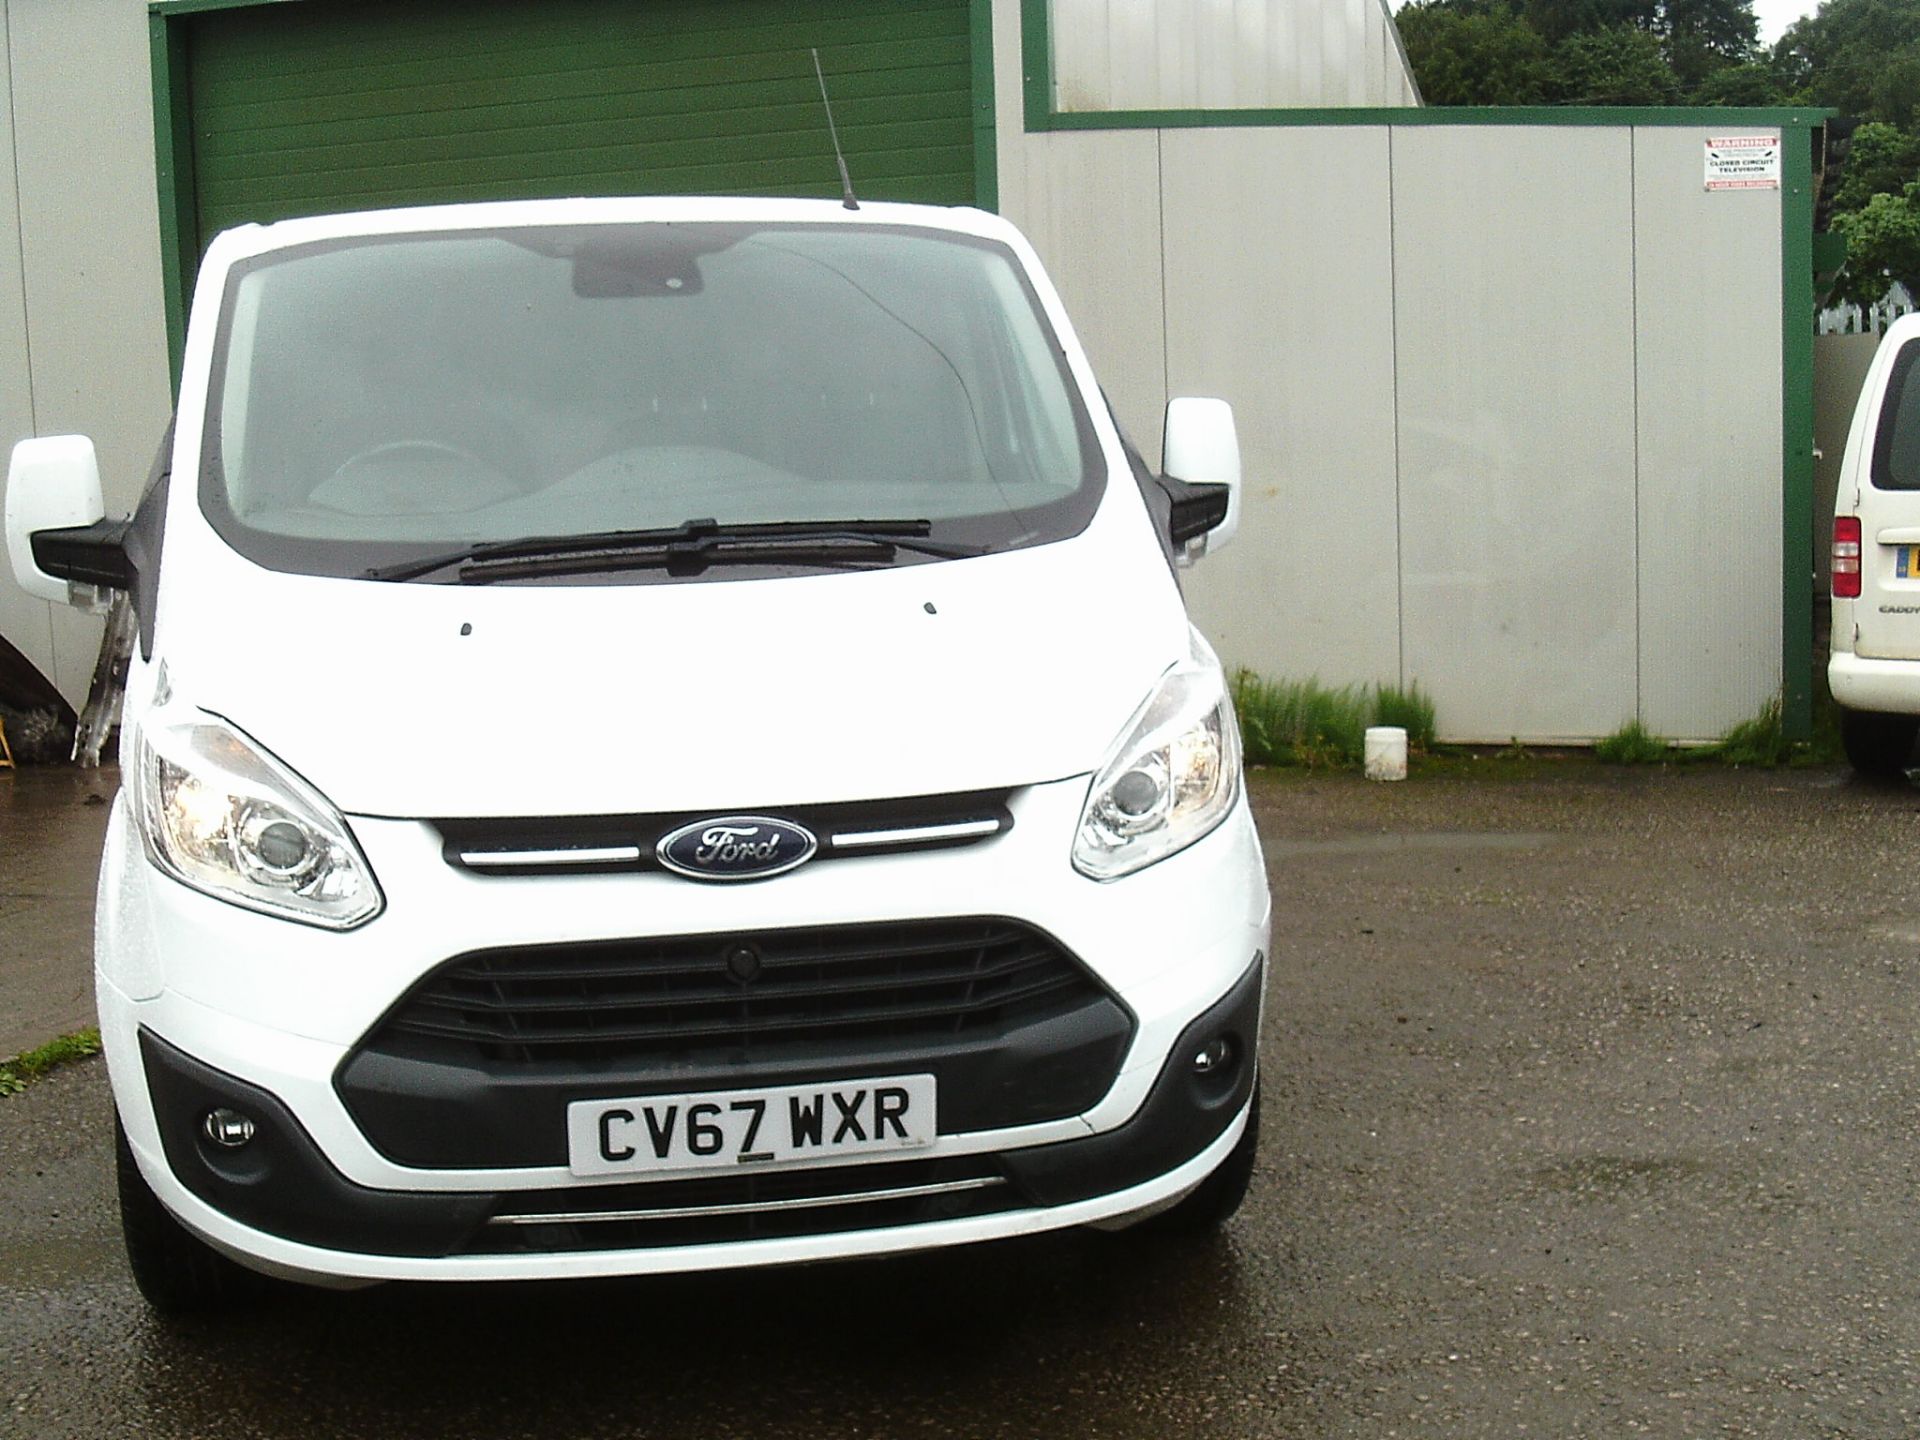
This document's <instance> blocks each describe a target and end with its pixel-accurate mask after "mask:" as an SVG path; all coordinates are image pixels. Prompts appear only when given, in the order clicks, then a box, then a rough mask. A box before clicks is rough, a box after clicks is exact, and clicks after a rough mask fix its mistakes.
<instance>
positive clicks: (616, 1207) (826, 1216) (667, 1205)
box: [465, 1156, 1027, 1255]
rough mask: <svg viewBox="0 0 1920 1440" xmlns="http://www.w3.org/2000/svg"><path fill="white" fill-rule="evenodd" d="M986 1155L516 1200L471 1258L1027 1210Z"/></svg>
mask: <svg viewBox="0 0 1920 1440" xmlns="http://www.w3.org/2000/svg"><path fill="white" fill-rule="evenodd" d="M1026 1203H1027V1202H1026V1200H1025V1198H1024V1197H1023V1195H1022V1194H1021V1192H1020V1191H1019V1190H1017V1189H1016V1188H1015V1187H1014V1186H1013V1185H1011V1184H1010V1183H1009V1182H1008V1180H1007V1177H1006V1175H1005V1173H1004V1172H1003V1171H1002V1169H1001V1168H1000V1165H999V1163H998V1162H997V1161H995V1160H994V1159H993V1158H992V1157H991V1156H958V1157H955V1158H952V1159H944V1160H904V1161H891V1162H887V1163H883V1164H873V1165H843V1166H833V1167H828V1168H822V1169H816V1170H789V1171H764V1172H755V1173H749V1174H744V1175H743V1174H726V1175H717V1176H712V1177H705V1176H703V1177H697V1178H690V1179H684V1180H664V1181H652V1182H648V1183H644V1184H631V1183H629V1184H623V1185H591V1186H579V1187H574V1188H570V1189H566V1190H536V1191H530V1192H519V1193H516V1194H514V1195H513V1196H512V1197H510V1198H509V1199H508V1200H507V1201H506V1203H505V1204H504V1205H503V1206H502V1207H501V1208H500V1209H499V1210H497V1211H496V1212H495V1214H494V1216H493V1218H492V1219H491V1220H490V1221H489V1222H488V1223H487V1224H486V1225H485V1226H484V1227H482V1229H481V1230H480V1232H479V1233H478V1234H477V1235H475V1236H474V1237H473V1238H472V1239H471V1240H470V1241H469V1242H468V1243H467V1246H466V1252H465V1253H467V1254H490V1255H513V1254H527V1253H543V1254H552V1253H556V1252H565V1251H578V1250H634V1249H645V1248H654V1247H660V1246H667V1245H712V1244H720V1243H724V1242H728V1241H738V1240H770V1239H786V1238H791V1237H794V1236H799V1235H826V1234H839V1233H844V1232H849V1231H856V1230H877V1229H883V1228H887V1227H890V1226H897V1225H918V1224H923V1223H926V1222H928V1221H933V1220H953V1219H961V1218H967V1217H972V1216H977V1215H992V1214H997V1213H999V1212H1002V1211H1006V1210H1013V1209H1018V1208H1020V1207H1021V1206H1022V1205H1024V1204H1026Z"/></svg>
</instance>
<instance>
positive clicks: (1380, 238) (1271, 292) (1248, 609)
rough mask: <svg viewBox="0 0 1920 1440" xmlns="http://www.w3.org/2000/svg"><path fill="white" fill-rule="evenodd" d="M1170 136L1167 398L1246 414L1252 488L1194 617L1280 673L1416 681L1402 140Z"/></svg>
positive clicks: (1208, 564) (1353, 132) (1253, 133)
mask: <svg viewBox="0 0 1920 1440" xmlns="http://www.w3.org/2000/svg"><path fill="white" fill-rule="evenodd" d="M1161 133H1162V144H1163V146H1164V155H1163V158H1164V170H1165V174H1166V226H1165V235H1166V275H1167V279H1166V287H1167V375H1168V388H1169V390H1170V393H1172V394H1174V395H1218V396H1221V397H1223V398H1225V399H1227V400H1229V401H1231V402H1232V403H1233V408H1234V415H1235V418H1236V421H1237V422H1238V425H1239V430H1240V445H1241V455H1242V472H1243V474H1244V475H1245V477H1246V491H1245V498H1244V501H1243V509H1242V512H1241V522H1240V535H1239V538H1238V539H1237V540H1235V541H1234V543H1233V544H1232V545H1231V546H1229V547H1228V548H1227V549H1225V550H1223V551H1221V552H1220V554H1219V555H1218V556H1215V557H1212V558H1210V559H1208V560H1206V561H1205V562H1204V563H1202V564H1200V565H1198V566H1196V567H1195V568H1194V569H1193V570H1192V571H1191V572H1189V575H1188V579H1187V585H1186V589H1187V597H1188V601H1189V604H1190V605H1191V607H1192V610H1193V615H1194V620H1195V622H1196V623H1197V624H1198V625H1199V626H1200V628H1201V629H1202V630H1204V631H1205V632H1206V633H1207V635H1208V636H1209V637H1210V638H1211V639H1212V640H1213V642H1214V644H1215V645H1216V647H1218V648H1219V649H1220V651H1221V653H1222V654H1224V655H1227V656H1230V657H1231V658H1232V659H1233V660H1234V661H1237V662H1239V663H1241V664H1245V665H1249V666H1251V667H1253V668H1254V669H1256V670H1258V671H1260V672H1261V673H1263V674H1266V675H1273V676H1303V675H1316V676H1318V677H1319V678H1321V679H1322V680H1324V681H1326V682H1328V683H1330V684H1348V683H1351V682H1361V683H1369V684H1370V683H1373V682H1375V681H1380V680H1386V681H1395V680H1398V679H1399V676H1400V640H1399V597H1398V595H1397V594H1396V591H1395V586H1394V583H1393V576H1394V575H1395V573H1396V571H1397V569H1398V564H1399V557H1398V554H1397V547H1398V542H1397V525H1396V517H1395V482H1394V456H1393V423H1392V421H1393V303H1392V297H1393V256H1392V251H1391V248H1390V237H1391V233H1392V226H1391V213H1392V212H1391V196H1390V194H1389V183H1388V177H1389V172H1388V155H1387V132H1386V130H1385V129H1384V128H1383V127H1379V126H1365V127H1360V126H1352V127H1349V126H1340V127H1333V128H1326V129H1321V128H1305V127H1299V128H1287V129H1236V130H1218V131H1215V130H1168V131H1163V132H1161ZM1281 176H1284V177H1285V180H1284V183H1270V182H1272V180H1273V179H1274V177H1281ZM1263 182H1266V183H1263ZM1302 195H1311V196H1314V197H1315V203H1313V204H1312V205H1302V204H1301V203H1300V197H1301V196H1302ZM1329 297H1338V298H1337V301H1335V302H1334V303H1329Z"/></svg>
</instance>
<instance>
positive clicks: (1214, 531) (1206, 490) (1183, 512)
mask: <svg viewBox="0 0 1920 1440" xmlns="http://www.w3.org/2000/svg"><path fill="white" fill-rule="evenodd" d="M1161 456H1162V466H1161V468H1162V469H1163V470H1164V471H1165V472H1166V475H1165V478H1164V479H1163V480H1162V482H1161V483H1162V485H1164V486H1165V487H1166V490H1167V493H1168V495H1169V496H1170V497H1171V498H1172V501H1173V509H1172V519H1171V524H1170V530H1171V536H1172V540H1173V544H1174V551H1175V553H1176V554H1177V555H1178V556H1179V557H1180V559H1181V560H1182V561H1183V562H1184V563H1185V564H1189V565H1191V564H1192V563H1193V562H1194V561H1195V560H1198V559H1199V558H1200V557H1201V556H1202V555H1208V554H1211V553H1212V552H1213V551H1215V550H1218V549H1219V548H1220V547H1221V546H1222V545H1225V544H1226V543H1227V542H1228V541H1229V540H1231V539H1232V538H1233V536H1234V532H1235V531H1237V530H1238V529H1239V528H1240V434H1239V431H1238V430H1236V429H1235V427H1234V423H1233V407H1232V406H1231V405H1229V404H1228V403H1227V402H1226V401H1224V400H1203V399H1199V398H1196V397H1194V396H1187V395H1183V396H1181V397H1180V398H1178V399H1175V400H1169V401H1168V402H1167V427H1166V431H1165V433H1164V435H1163V436H1162V444H1161Z"/></svg>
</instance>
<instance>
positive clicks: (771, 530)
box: [362, 519, 982, 580]
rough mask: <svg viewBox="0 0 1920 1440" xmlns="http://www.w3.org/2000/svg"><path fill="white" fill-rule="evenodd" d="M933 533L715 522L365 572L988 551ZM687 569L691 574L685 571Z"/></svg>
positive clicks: (880, 558) (473, 550) (403, 574)
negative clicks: (824, 549)
mask: <svg viewBox="0 0 1920 1440" xmlns="http://www.w3.org/2000/svg"><path fill="white" fill-rule="evenodd" d="M932 530H933V522H932V521H930V520H774V521H765V522H761V523H757V524H748V525H722V524H720V523H719V522H718V521H717V520H712V519H706V520H688V521H686V522H685V523H684V524H680V525H674V526H671V527H662V528H660V529H654V530H601V531H596V532H593V533H591V534H586V535H544V536H528V537H527V538H525V539H521V540H486V541H481V542H478V543H476V544H473V545H468V546H464V547H462V548H461V549H458V550H449V551H446V552H444V553H443V554H438V555H427V556H422V557H421V558H419V559H416V560H402V561H399V562H397V563H396V564H393V565H379V566H374V567H372V568H370V569H368V570H365V571H363V572H362V574H363V576H364V578H366V579H368V580H417V579H418V578H420V577H421V576H422V575H431V574H432V573H433V572H434V571H436V570H444V569H446V568H447V567H448V566H450V565H459V566H460V567H461V568H460V578H461V579H462V580H469V579H495V578H502V579H503V578H506V575H507V569H506V567H505V566H504V564H502V565H500V566H499V568H496V562H508V561H524V562H528V568H527V569H525V570H524V571H522V570H520V569H519V568H518V567H517V566H516V567H513V571H514V573H524V574H569V573H586V572H590V571H592V570H594V569H608V568H619V567H620V566H623V565H633V566H635V567H636V568H638V567H644V566H646V565H649V564H656V563H657V564H663V565H665V566H666V567H667V569H668V571H669V572H670V573H686V574H694V573H698V571H700V570H703V569H705V568H706V566H707V565H708V564H712V563H726V564H777V563H779V562H781V561H794V562H797V563H801V564H807V563H825V562H824V560H818V561H816V560H811V559H809V556H810V555H811V554H812V552H813V551H814V550H817V549H818V548H819V547H818V546H814V547H808V546H805V545H794V544H793V542H795V541H823V542H841V543H845V542H849V541H852V542H860V541H865V542H868V543H869V545H870V547H871V549H872V551H873V553H872V554H871V556H868V555H860V554H856V553H854V552H851V551H848V550H834V551H832V552H831V556H830V557H829V558H831V559H848V560H865V559H871V560H872V561H873V562H874V563H877V564H885V563H887V562H889V561H891V560H892V559H893V554H894V550H895V549H896V548H898V549H903V550H913V551H916V552H918V553H920V554H923V555H937V556H940V557H941V558H942V559H948V560H958V559H964V558H966V557H968V556H971V555H978V554H981V553H982V552H981V551H980V550H978V549H975V548H969V547H965V546H959V545H943V544H940V543H938V542H936V541H931V540H928V539H926V538H925V537H926V536H927V535H929V534H930V533H931V532H932ZM756 542H757V544H756ZM749 551H751V553H749ZM883 551H884V553H881V552H883ZM656 556H657V557H658V558H657V559H656V558H654V557H656ZM574 559H577V560H578V561H579V562H580V563H577V564H567V565H566V567H565V569H558V568H553V569H549V568H546V567H547V566H548V565H550V564H551V565H558V564H559V563H560V562H564V561H571V560H574ZM683 565H684V566H687V567H689V568H687V569H686V570H684V571H682V570H681V568H680V567H681V566H683Z"/></svg>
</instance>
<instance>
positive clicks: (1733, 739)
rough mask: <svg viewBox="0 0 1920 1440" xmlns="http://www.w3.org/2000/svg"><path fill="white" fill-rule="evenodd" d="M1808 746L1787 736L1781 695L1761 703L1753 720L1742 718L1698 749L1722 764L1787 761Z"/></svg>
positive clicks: (1703, 754) (1770, 763)
mask: <svg viewBox="0 0 1920 1440" xmlns="http://www.w3.org/2000/svg"><path fill="white" fill-rule="evenodd" d="M1807 748H1808V747H1806V746H1804V745H1796V744H1795V743H1794V742H1793V741H1791V740H1789V739H1787V736H1786V732H1785V731H1784V730H1783V729H1782V728H1781V724H1780V700H1779V697H1778V696H1775V697H1774V698H1773V699H1771V700H1769V701H1768V702H1767V703H1766V704H1765V705H1763V706H1761V707H1760V713H1759V714H1758V715H1755V716H1754V717H1753V718H1752V719H1751V720H1742V721H1741V722H1740V723H1739V724H1738V725H1736V726H1734V727H1733V728H1732V729H1731V730H1729V731H1727V733H1726V734H1724V735H1722V736H1721V737H1720V738H1719V739H1718V740H1716V741H1715V742H1714V743H1713V744H1711V745H1709V746H1707V747H1706V748H1705V749H1704V750H1702V751H1700V752H1699V755H1700V758H1701V759H1703V760H1716V761H1718V762H1719V763H1720V764H1722V765H1769V766H1771V765H1785V764H1786V763H1787V762H1788V761H1789V760H1792V759H1793V758H1794V756H1795V754H1796V752H1798V751H1804V750H1806V749H1807Z"/></svg>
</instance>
